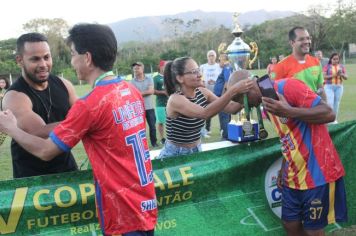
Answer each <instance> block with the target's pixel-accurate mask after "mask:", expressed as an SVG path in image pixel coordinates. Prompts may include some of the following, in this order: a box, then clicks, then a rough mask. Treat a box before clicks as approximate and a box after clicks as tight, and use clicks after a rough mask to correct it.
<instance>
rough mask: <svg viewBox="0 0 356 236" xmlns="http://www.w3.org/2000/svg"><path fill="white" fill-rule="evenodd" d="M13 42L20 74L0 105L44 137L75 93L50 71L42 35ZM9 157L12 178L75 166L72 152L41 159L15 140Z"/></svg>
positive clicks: (21, 125)
mask: <svg viewBox="0 0 356 236" xmlns="http://www.w3.org/2000/svg"><path fill="white" fill-rule="evenodd" d="M16 44H17V45H16V46H17V51H16V62H17V64H18V65H19V67H20V68H21V76H20V77H19V78H18V79H17V80H16V81H15V82H14V83H13V84H12V85H11V86H10V88H9V89H8V90H7V92H6V94H5V96H4V98H3V101H2V108H3V110H6V109H10V110H11V111H12V112H13V113H14V115H15V117H16V119H17V125H18V127H19V128H20V129H23V130H24V131H26V132H28V133H30V134H32V135H35V136H38V137H42V138H47V137H48V135H49V133H50V132H51V131H52V130H53V128H54V127H55V126H56V125H58V122H60V121H62V120H64V119H65V117H66V115H67V113H68V111H69V109H70V107H71V106H72V105H73V104H74V102H75V101H76V100H77V96H76V94H75V90H74V87H73V85H72V84H71V83H70V82H69V81H68V80H65V79H63V78H59V77H57V76H55V75H52V74H51V70H52V56H51V51H50V47H49V45H48V40H47V38H46V37H45V36H44V35H42V34H39V33H28V34H23V35H21V36H20V37H19V38H18V39H17V43H16ZM11 156H12V165H13V176H14V178H22V177H30V176H37V175H46V174H54V173H61V172H68V171H75V170H77V169H78V167H77V164H76V162H75V160H74V158H73V155H72V153H71V152H66V153H60V154H59V155H58V156H56V157H55V158H53V159H51V160H50V161H43V160H40V159H39V158H38V157H36V156H34V155H32V154H31V153H29V152H27V151H26V150H25V149H24V148H23V147H22V146H21V145H20V144H19V143H18V142H17V140H15V139H13V140H12V143H11Z"/></svg>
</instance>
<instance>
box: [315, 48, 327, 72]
mask: <svg viewBox="0 0 356 236" xmlns="http://www.w3.org/2000/svg"><path fill="white" fill-rule="evenodd" d="M315 56H316V58H318V59H319V62H320V65H321V67H322V68H324V66H326V65H327V64H328V61H329V59H328V58H326V57H323V52H322V51H321V50H318V51H316V52H315Z"/></svg>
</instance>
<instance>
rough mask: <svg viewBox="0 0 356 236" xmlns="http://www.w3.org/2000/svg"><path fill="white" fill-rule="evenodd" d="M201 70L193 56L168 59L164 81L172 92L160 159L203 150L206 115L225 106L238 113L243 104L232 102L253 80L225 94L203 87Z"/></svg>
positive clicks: (228, 109)
mask: <svg viewBox="0 0 356 236" xmlns="http://www.w3.org/2000/svg"><path fill="white" fill-rule="evenodd" d="M201 77H202V75H201V72H200V69H199V67H198V64H197V63H196V62H195V61H194V60H193V59H192V58H190V57H181V58H177V59H175V60H174V61H173V62H168V63H167V64H166V67H165V69H164V85H165V88H166V90H167V93H168V95H169V98H168V102H167V120H166V134H167V140H166V142H165V144H164V147H163V149H162V151H161V153H160V155H159V157H158V158H159V159H161V158H167V157H172V156H177V155H185V154H190V153H194V152H199V151H201V139H200V137H201V136H200V130H201V128H202V127H203V126H204V123H205V119H207V118H209V117H212V116H214V115H216V114H217V113H218V112H220V111H221V110H224V111H225V112H229V113H235V112H238V111H239V110H241V109H242V105H241V104H239V103H236V102H232V101H231V99H232V97H233V96H235V95H236V94H242V93H245V92H247V91H248V90H249V88H250V87H251V84H252V81H244V82H243V83H237V84H236V85H235V86H233V87H232V88H230V89H228V90H227V91H226V92H225V93H224V94H223V95H222V96H221V97H219V98H218V97H217V96H215V95H214V93H212V92H211V91H210V90H209V89H207V88H204V87H201Z"/></svg>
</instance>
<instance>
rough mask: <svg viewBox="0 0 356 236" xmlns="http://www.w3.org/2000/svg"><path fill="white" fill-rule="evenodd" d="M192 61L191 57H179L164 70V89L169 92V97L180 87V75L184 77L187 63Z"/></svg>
mask: <svg viewBox="0 0 356 236" xmlns="http://www.w3.org/2000/svg"><path fill="white" fill-rule="evenodd" d="M190 59H192V58H191V57H179V58H176V59H174V61H170V62H168V63H167V64H166V66H165V68H164V73H163V77H164V87H165V88H166V90H167V93H168V95H171V94H173V93H175V92H176V91H177V89H178V87H179V86H180V85H179V83H178V81H177V76H178V75H184V70H185V65H186V64H187V61H188V60H190Z"/></svg>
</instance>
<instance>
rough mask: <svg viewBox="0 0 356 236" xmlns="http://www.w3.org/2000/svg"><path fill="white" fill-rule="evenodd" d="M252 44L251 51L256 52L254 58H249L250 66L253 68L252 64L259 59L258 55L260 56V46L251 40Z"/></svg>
mask: <svg viewBox="0 0 356 236" xmlns="http://www.w3.org/2000/svg"><path fill="white" fill-rule="evenodd" d="M250 46H251V53H255V55H254V57H253V58H252V60H250V59H249V60H248V61H249V62H248V67H249V68H250V69H251V67H252V64H253V63H254V62H255V61H256V60H257V56H258V46H257V43H256V42H251V43H250Z"/></svg>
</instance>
